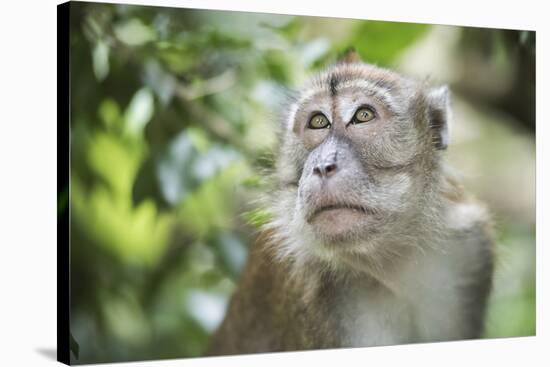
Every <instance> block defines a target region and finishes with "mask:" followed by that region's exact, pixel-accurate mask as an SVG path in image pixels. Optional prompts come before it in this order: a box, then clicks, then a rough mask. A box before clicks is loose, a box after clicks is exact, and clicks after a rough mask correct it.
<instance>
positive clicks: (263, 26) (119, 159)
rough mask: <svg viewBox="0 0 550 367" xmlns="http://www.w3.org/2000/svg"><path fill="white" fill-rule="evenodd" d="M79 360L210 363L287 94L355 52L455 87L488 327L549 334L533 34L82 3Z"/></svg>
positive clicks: (74, 43)
mask: <svg viewBox="0 0 550 367" xmlns="http://www.w3.org/2000/svg"><path fill="white" fill-rule="evenodd" d="M70 22H71V24H70V27H71V28H70V29H71V39H70V47H71V49H70V57H71V60H70V62H71V70H70V72H71V94H70V95H71V100H70V104H71V131H70V137H71V175H70V179H71V183H70V199H69V200H67V197H68V193H69V186H68V184H67V188H66V190H65V191H64V192H61V193H59V194H58V195H59V200H58V201H59V213H63V212H64V211H67V210H70V214H71V217H70V218H71V222H70V223H71V234H70V235H71V315H70V318H71V335H72V338H73V343H72V345H71V349H72V351H73V353H72V355H71V357H72V361H73V362H74V363H92V362H108V361H129V360H139V359H158V358H178V357H193V356H199V355H201V353H203V352H204V350H205V347H206V345H207V343H208V339H209V335H210V334H211V333H212V331H213V330H214V329H215V328H216V326H217V325H218V323H219V322H220V321H221V319H222V317H223V313H224V309H225V306H226V304H227V301H228V297H230V295H231V293H232V291H233V290H234V288H235V284H236V280H237V279H238V276H239V271H240V269H241V267H242V265H243V263H244V261H245V260H246V256H247V251H248V244H249V243H250V242H251V239H252V238H253V237H254V234H255V233H256V231H257V229H258V226H259V225H260V224H261V223H263V222H265V221H266V219H267V218H266V214H265V211H264V210H262V208H261V207H260V206H259V205H258V204H257V199H258V198H259V196H260V195H261V194H262V193H265V192H266V190H267V189H268V187H269V185H268V182H266V179H265V175H264V173H265V172H268V171H269V170H270V168H271V167H272V165H273V159H274V156H273V149H274V148H275V146H276V132H277V123H278V122H277V111H278V109H279V108H281V103H282V101H283V100H284V98H285V93H286V92H285V91H286V90H288V89H292V88H293V87H297V86H299V85H300V84H301V83H302V82H303V81H304V80H305V79H306V78H307V76H308V75H311V73H312V72H314V71H316V70H319V69H321V68H323V67H324V66H326V65H328V64H330V62H333V61H334V60H335V58H336V56H337V55H338V54H339V53H341V52H342V51H343V50H345V49H347V48H348V47H350V46H353V47H355V48H356V49H357V50H358V52H359V53H360V54H361V56H362V57H363V59H364V60H365V61H367V62H371V63H375V64H378V65H381V66H388V67H391V68H394V69H397V70H399V71H402V72H404V73H406V74H408V75H411V76H415V77H419V78H425V77H429V78H430V79H431V81H432V82H433V83H434V84H443V83H446V84H449V85H450V86H451V89H452V91H453V98H454V99H453V108H454V124H453V126H452V139H453V141H452V145H451V147H450V149H449V157H450V160H451V161H452V162H453V163H454V165H455V166H456V167H457V168H458V169H459V172H460V173H461V174H462V177H463V180H464V182H465V185H466V187H467V188H468V189H469V190H470V191H472V192H474V193H475V195H477V197H478V198H479V199H480V200H481V201H483V202H485V203H487V205H488V206H489V208H490V210H491V211H492V213H493V215H494V220H495V225H496V230H497V237H498V254H499V259H498V268H497V274H496V279H495V291H494V293H493V295H492V298H491V303H490V309H489V318H488V322H487V330H486V333H485V336H486V337H507V336H522V335H533V334H534V333H535V268H534V267H535V140H534V136H535V135H534V133H535V121H534V111H535V106H534V93H535V82H534V80H535V75H534V73H535V68H534V60H535V34H534V33H533V32H520V31H502V30H501V31H499V30H490V29H475V28H460V27H450V26H430V25H418V24H407V23H390V22H374V21H362V20H342V19H329V18H318V17H294V16H282V15H267V14H254V13H237V12H220V11H201V10H187V9H172V8H156V7H143V6H129V5H112V4H93V3H71V20H70Z"/></svg>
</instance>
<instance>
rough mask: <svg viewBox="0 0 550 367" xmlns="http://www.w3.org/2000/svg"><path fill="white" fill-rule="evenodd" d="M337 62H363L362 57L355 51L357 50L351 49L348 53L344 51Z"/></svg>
mask: <svg viewBox="0 0 550 367" xmlns="http://www.w3.org/2000/svg"><path fill="white" fill-rule="evenodd" d="M337 62H338V63H339V64H340V63H343V64H351V63H354V62H361V56H359V53H358V52H357V51H356V50H355V48H353V47H350V48H348V49H347V50H346V51H344V52H343V53H342V54H341V55H340V56H338V60H337Z"/></svg>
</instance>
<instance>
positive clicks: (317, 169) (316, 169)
mask: <svg viewBox="0 0 550 367" xmlns="http://www.w3.org/2000/svg"><path fill="white" fill-rule="evenodd" d="M313 174H315V175H317V176H321V175H322V174H323V173H322V172H321V169H320V168H319V167H313Z"/></svg>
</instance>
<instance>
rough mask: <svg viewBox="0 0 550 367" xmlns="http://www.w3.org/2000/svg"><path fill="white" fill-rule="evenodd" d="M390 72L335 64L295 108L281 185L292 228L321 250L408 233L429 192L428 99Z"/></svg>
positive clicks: (430, 137) (431, 148) (431, 147)
mask: <svg viewBox="0 0 550 367" xmlns="http://www.w3.org/2000/svg"><path fill="white" fill-rule="evenodd" d="M422 92H423V91H422V90H420V89H419V87H417V85H416V84H414V83H412V82H410V81H408V80H405V79H402V78H400V77H399V76H397V75H395V74H393V73H390V72H387V71H385V70H380V69H375V68H372V67H367V66H366V65H363V64H361V66H357V65H355V67H351V66H339V67H338V66H337V67H336V68H334V69H333V70H332V71H329V73H327V74H325V75H323V76H322V77H321V78H320V79H318V80H316V81H314V82H313V83H312V85H311V87H310V88H309V89H307V90H306V91H305V92H303V93H302V95H301V97H300V98H299V102H298V103H296V105H295V106H294V109H293V110H291V111H290V118H289V120H288V123H289V125H288V126H287V132H286V139H285V141H284V142H283V151H282V152H283V156H282V160H283V165H288V166H291V167H292V169H290V170H289V169H287V170H286V173H283V176H285V175H286V176H288V177H286V178H284V177H283V180H288V181H297V190H296V192H295V193H293V194H292V195H291V197H292V199H291V200H293V203H292V204H291V206H293V207H294V208H293V218H292V220H291V221H290V223H289V225H290V226H295V227H296V230H297V231H300V232H301V233H302V234H303V235H305V236H308V238H312V239H315V240H317V241H315V242H318V243H321V246H332V247H345V246H363V244H364V243H366V242H371V243H372V242H376V240H377V239H384V238H389V237H390V236H392V235H395V234H397V233H402V232H406V231H407V227H408V226H410V225H413V223H414V222H415V221H414V218H415V215H418V214H419V213H418V211H419V208H421V206H422V201H423V200H424V198H425V197H426V195H427V191H429V190H427V186H426V183H427V182H428V180H427V178H428V177H429V176H431V173H432V171H433V170H434V165H433V164H432V163H433V159H432V158H433V152H434V150H435V148H434V144H433V143H434V141H436V140H437V139H435V138H434V136H435V135H433V134H432V133H431V129H430V125H429V122H428V121H426V120H427V117H428V116H429V106H428V105H427V104H425V102H426V100H427V99H426V98H425V97H426V96H424V95H423V94H422Z"/></svg>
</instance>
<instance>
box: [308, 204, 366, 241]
mask: <svg viewBox="0 0 550 367" xmlns="http://www.w3.org/2000/svg"><path fill="white" fill-rule="evenodd" d="M367 217H368V215H367V214H365V213H363V212H361V211H358V210H353V209H330V210H324V211H322V212H320V213H319V214H317V215H316V216H315V217H314V218H313V219H312V221H311V225H312V226H313V227H314V228H315V230H316V231H317V232H318V233H319V234H320V235H322V236H324V237H327V238H342V237H347V236H349V235H350V234H352V233H353V232H354V231H355V230H357V228H358V227H360V226H361V225H365V224H366V221H367V219H368V218H367Z"/></svg>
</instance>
